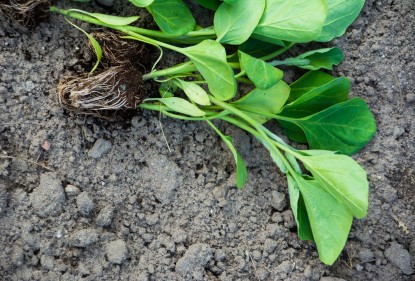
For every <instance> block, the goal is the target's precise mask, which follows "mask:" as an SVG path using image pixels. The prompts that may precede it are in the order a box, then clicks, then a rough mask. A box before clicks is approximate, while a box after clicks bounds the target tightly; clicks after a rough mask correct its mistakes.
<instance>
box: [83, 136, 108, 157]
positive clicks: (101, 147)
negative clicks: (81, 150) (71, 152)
mask: <svg viewBox="0 0 415 281" xmlns="http://www.w3.org/2000/svg"><path fill="white" fill-rule="evenodd" d="M111 147H112V144H111V143H110V142H109V141H107V140H104V139H98V140H97V141H96V142H95V143H94V146H93V147H92V148H91V149H90V150H89V152H88V155H89V157H92V158H95V159H98V158H101V157H102V156H103V155H104V154H105V153H107V152H108V151H109V150H110V149H111Z"/></svg>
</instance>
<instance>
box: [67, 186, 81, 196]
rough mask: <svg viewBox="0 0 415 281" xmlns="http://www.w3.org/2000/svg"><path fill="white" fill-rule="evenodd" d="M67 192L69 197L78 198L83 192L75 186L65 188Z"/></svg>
mask: <svg viewBox="0 0 415 281" xmlns="http://www.w3.org/2000/svg"><path fill="white" fill-rule="evenodd" d="M65 192H66V195H67V196H76V195H78V194H79V193H81V190H80V189H79V188H78V187H76V186H74V185H71V184H68V185H67V186H66V187H65Z"/></svg>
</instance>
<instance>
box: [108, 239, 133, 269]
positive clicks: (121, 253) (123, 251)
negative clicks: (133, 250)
mask: <svg viewBox="0 0 415 281" xmlns="http://www.w3.org/2000/svg"><path fill="white" fill-rule="evenodd" d="M105 250H106V254H107V258H108V261H109V262H111V263H113V264H122V263H123V262H124V261H125V260H126V259H127V257H128V249H127V244H126V243H125V242H124V241H123V240H121V239H118V240H115V241H111V242H109V243H108V244H107V246H106V247H105Z"/></svg>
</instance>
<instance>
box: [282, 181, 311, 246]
mask: <svg viewBox="0 0 415 281" xmlns="http://www.w3.org/2000/svg"><path fill="white" fill-rule="evenodd" d="M287 181H288V193H289V194H290V206H291V209H292V211H293V214H294V218H295V221H296V223H297V232H298V236H299V237H300V239H301V240H312V241H314V238H313V232H312V230H311V226H310V220H309V219H308V214H307V209H306V207H305V204H304V199H303V197H302V195H301V193H300V189H299V188H298V184H297V182H296V181H295V180H294V178H293V177H292V176H291V175H289V174H287Z"/></svg>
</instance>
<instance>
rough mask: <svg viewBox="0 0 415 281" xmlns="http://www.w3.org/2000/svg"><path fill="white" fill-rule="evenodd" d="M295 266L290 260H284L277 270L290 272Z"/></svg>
mask: <svg viewBox="0 0 415 281" xmlns="http://www.w3.org/2000/svg"><path fill="white" fill-rule="evenodd" d="M293 268H294V265H293V263H292V262H290V261H283V262H282V263H280V264H279V265H278V266H277V268H276V269H275V271H276V272H284V273H290V272H291V271H292V270H293Z"/></svg>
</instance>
